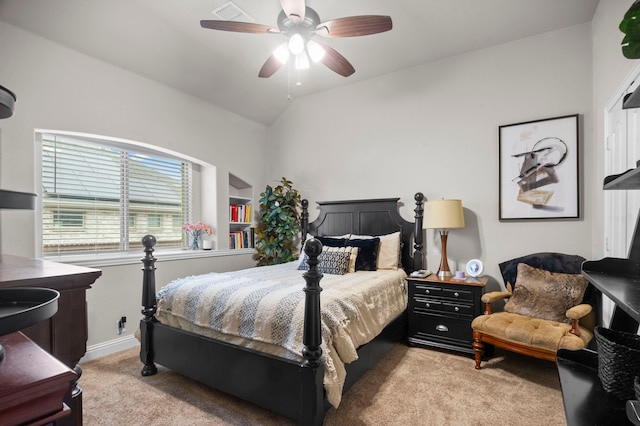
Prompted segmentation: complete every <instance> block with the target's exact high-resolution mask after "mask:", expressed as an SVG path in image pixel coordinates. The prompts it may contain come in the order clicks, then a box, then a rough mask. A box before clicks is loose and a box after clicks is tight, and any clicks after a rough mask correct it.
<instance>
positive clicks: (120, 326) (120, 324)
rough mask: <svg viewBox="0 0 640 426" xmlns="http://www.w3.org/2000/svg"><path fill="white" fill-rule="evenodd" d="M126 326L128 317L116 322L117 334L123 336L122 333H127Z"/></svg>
mask: <svg viewBox="0 0 640 426" xmlns="http://www.w3.org/2000/svg"><path fill="white" fill-rule="evenodd" d="M126 324H127V317H121V318H120V319H119V320H118V321H116V334H118V335H121V334H122V333H124V332H125V331H127V328H126Z"/></svg>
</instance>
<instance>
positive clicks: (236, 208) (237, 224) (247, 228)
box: [229, 173, 255, 249]
mask: <svg viewBox="0 0 640 426" xmlns="http://www.w3.org/2000/svg"><path fill="white" fill-rule="evenodd" d="M253 213H254V212H253V186H252V185H251V184H249V183H247V182H245V181H244V180H242V179H240V178H239V177H237V176H235V175H233V174H231V173H230V174H229V248H230V249H246V248H253V247H254V246H255V244H254V240H255V236H254V230H253Z"/></svg>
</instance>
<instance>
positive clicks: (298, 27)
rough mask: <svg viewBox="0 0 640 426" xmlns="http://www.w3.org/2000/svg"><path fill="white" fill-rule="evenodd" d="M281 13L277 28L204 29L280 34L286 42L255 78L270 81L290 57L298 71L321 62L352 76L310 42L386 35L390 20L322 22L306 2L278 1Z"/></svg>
mask: <svg viewBox="0 0 640 426" xmlns="http://www.w3.org/2000/svg"><path fill="white" fill-rule="evenodd" d="M280 5H281V6H282V11H281V12H280V14H279V15H278V27H277V28H276V27H272V26H269V25H263V24H254V23H251V22H238V21H219V20H203V21H200V25H201V26H202V27H203V28H208V29H212V30H222V31H235V32H240V33H251V34H283V35H285V36H286V37H287V38H288V41H287V42H286V43H284V44H282V45H280V46H279V47H278V48H277V49H276V50H275V51H274V52H273V54H271V56H269V58H268V59H267V61H266V62H265V63H264V65H263V66H262V68H261V69H260V72H259V73H258V77H262V78H268V77H271V76H272V75H273V74H274V73H275V72H276V71H278V70H279V69H280V67H282V65H284V64H285V63H286V62H287V61H288V59H289V58H290V57H293V60H294V61H295V67H296V68H297V69H304V68H308V67H309V58H311V60H312V61H313V62H321V63H323V64H324V65H326V66H327V67H328V68H329V69H331V70H332V71H334V72H336V73H338V74H340V75H341V76H344V77H348V76H350V75H351V74H353V73H354V72H355V69H354V68H353V65H351V63H349V61H348V60H347V59H346V58H345V57H344V56H342V55H341V54H340V53H338V52H337V51H336V50H335V49H333V48H331V47H330V46H329V45H327V44H325V43H321V42H319V41H317V40H312V38H313V37H314V36H316V35H318V36H322V37H356V36H364V35H370V34H377V33H381V32H384V31H389V30H390V29H391V28H392V22H391V17H389V16H382V15H362V16H348V17H344V18H337V19H331V20H329V21H325V22H321V21H320V17H319V16H318V14H317V13H316V11H315V10H313V9H311V8H310V7H308V6H306V4H305V0H280Z"/></svg>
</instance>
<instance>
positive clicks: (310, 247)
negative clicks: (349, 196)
mask: <svg viewBox="0 0 640 426" xmlns="http://www.w3.org/2000/svg"><path fill="white" fill-rule="evenodd" d="M414 199H415V203H416V207H415V210H414V211H415V221H414V222H409V221H407V220H405V219H404V218H402V216H401V215H400V213H399V211H398V208H399V205H398V202H399V198H385V199H368V200H354V201H332V202H318V203H317V204H318V208H319V214H318V217H317V219H316V220H314V221H313V222H310V223H309V221H308V218H309V211H308V203H307V202H306V200H304V201H303V203H302V207H303V211H302V216H301V217H302V236H301V237H302V241H306V239H307V235H312V236H314V237H325V236H344V235H347V234H348V235H354V236H386V235H390V234H394V233H399V236H400V241H401V244H400V253H401V255H400V264H401V267H399V268H398V270H399V271H400V273H401V274H402V276H403V277H404V276H406V273H409V272H411V271H413V270H416V269H422V266H423V263H422V262H423V255H422V241H423V230H422V217H423V203H424V196H423V195H422V194H421V193H417V194H416V195H415V197H414ZM325 241H327V240H325ZM143 244H144V246H145V257H144V258H143V265H144V266H143V289H142V305H143V310H142V313H143V315H144V317H143V318H142V320H141V321H140V341H141V348H140V360H141V361H142V362H143V364H144V366H143V368H142V372H141V373H142V375H143V376H148V375H153V374H156V372H157V367H156V363H158V364H160V365H162V366H164V367H166V368H169V369H171V370H173V371H176V372H178V373H180V374H183V375H185V376H187V377H190V378H192V379H194V380H197V381H199V382H202V383H204V384H206V385H208V386H211V387H213V388H216V389H219V390H221V391H224V392H227V393H229V394H231V395H234V396H236V397H239V398H241V399H244V400H246V401H249V402H251V403H253V404H256V405H259V406H262V407H264V408H267V409H270V410H272V411H274V412H277V413H279V414H281V415H284V416H286V417H289V418H291V419H294V420H297V421H298V423H299V424H304V425H311V424H314V425H320V424H322V422H323V419H324V414H325V412H326V410H327V409H328V408H330V407H331V405H332V404H333V405H334V406H335V405H336V404H335V400H336V395H335V392H339V394H340V395H339V396H341V395H342V394H343V393H344V392H346V391H347V390H348V389H349V388H350V387H351V386H352V385H353V384H354V383H355V382H356V381H357V380H358V378H359V377H361V376H362V375H363V374H364V373H365V372H366V371H367V370H368V369H369V368H371V367H372V366H373V365H374V364H375V362H376V361H377V360H378V359H380V358H381V357H382V356H383V355H384V354H385V353H386V351H387V350H388V349H389V348H390V347H391V346H392V345H393V344H394V343H395V342H397V341H400V340H403V339H405V337H406V305H405V306H403V307H402V309H399V310H398V309H397V307H396V308H395V309H396V311H397V312H396V313H395V314H394V318H392V319H391V321H390V322H388V324H387V325H386V326H381V327H380V328H381V329H382V330H381V331H380V332H379V333H378V332H377V331H376V336H375V338H373V339H372V340H370V341H368V340H369V338H367V341H368V342H367V343H365V344H362V345H360V346H358V347H357V348H354V351H356V353H357V355H355V354H354V356H353V357H352V358H357V359H354V360H349V361H351V362H347V363H346V364H344V370H345V374H344V377H342V378H341V383H340V384H339V386H338V387H337V388H332V387H330V386H327V387H325V383H324V382H325V381H326V376H327V360H328V359H329V358H330V357H329V355H328V354H327V349H329V351H328V352H329V354H331V352H332V351H333V350H334V349H335V348H333V347H332V346H331V347H329V346H328V345H329V344H332V345H333V343H334V342H333V338H330V339H328V340H330V342H323V338H322V336H323V332H324V331H326V330H324V329H323V327H324V328H326V326H325V324H324V323H323V321H325V319H326V316H327V315H326V314H327V312H324V311H323V313H324V314H325V315H324V316H323V317H322V319H321V297H320V292H321V291H322V288H321V286H320V285H321V280H322V281H323V282H324V283H325V286H326V287H327V289H326V291H325V297H324V298H323V299H322V302H323V303H324V304H325V305H323V306H327V305H326V304H327V303H331V296H330V294H331V293H333V286H334V282H335V281H339V280H340V279H342V278H337V277H336V276H333V275H330V274H324V276H323V274H322V273H321V272H320V270H319V265H322V263H321V262H320V260H319V259H318V257H319V256H320V255H321V254H322V253H323V250H322V244H321V243H320V242H319V239H317V238H312V239H311V240H309V241H308V243H307V244H305V253H306V259H305V261H306V262H300V264H303V263H306V264H308V270H306V271H304V270H297V267H298V266H299V265H298V264H297V263H296V264H295V265H276V266H277V268H274V269H280V270H286V272H285V274H288V275H291V274H295V277H298V281H299V286H298V285H297V284H294V285H295V288H294V290H293V293H287V294H288V295H289V296H287V297H292V296H291V295H294V296H295V297H296V298H297V299H299V300H300V304H301V305H302V307H301V308H300V307H299V311H300V312H301V313H300V315H299V317H300V319H299V321H300V322H301V327H300V329H301V331H300V332H299V334H301V340H302V342H301V343H300V342H299V341H297V342H296V343H295V344H292V346H290V347H287V348H288V349H291V350H289V351H288V352H291V351H292V350H295V348H298V347H300V348H301V350H300V352H302V354H301V355H300V354H294V356H289V355H290V354H289V355H287V353H286V352H287V351H285V352H284V353H281V352H277V351H276V352H273V351H270V350H266V349H265V348H264V347H262V343H263V342H259V343H258V344H252V343H250V342H249V343H246V344H244V343H242V342H239V341H238V339H237V338H236V337H238V336H233V335H231V336H229V338H227V337H226V336H223V335H222V334H218V332H211V333H204V334H203V331H202V330H201V329H199V326H195V328H189V327H182V325H181V324H180V322H181V320H180V318H178V319H177V320H175V321H172V320H171V319H170V318H169V317H167V316H166V315H164V313H163V312H164V311H166V310H167V309H165V308H166V307H167V306H165V305H166V304H167V302H166V301H165V298H164V296H165V294H163V293H168V292H170V291H169V290H167V289H165V288H163V289H161V290H160V292H158V293H156V288H155V275H154V274H155V272H154V271H155V261H156V259H155V257H154V256H153V251H154V249H153V246H154V244H155V238H154V237H152V236H146V237H145V238H143ZM325 250H326V249H325ZM352 259H353V258H352ZM261 268H272V267H260V268H251V270H247V272H246V273H245V274H244V275H243V274H242V273H241V272H236V273H230V275H231V276H232V278H233V279H235V280H237V281H238V282H240V280H244V279H248V277H249V276H250V275H251V274H255V273H256V271H268V270H267V269H261ZM381 272H383V271H381ZM386 272H388V273H389V274H390V272H391V271H386ZM359 273H360V272H357V273H355V274H346V276H349V275H352V276H351V277H346V278H345V279H346V280H347V282H350V281H349V280H351V279H354V277H355V276H356V275H358V274H359ZM372 274H374V275H376V276H378V274H377V273H372ZM389 274H387V275H389ZM207 275H208V274H207ZM218 275H222V274H212V276H211V277H208V276H207V277H204V276H201V277H198V278H196V279H200V280H205V279H206V280H208V279H214V280H215V279H218ZM245 275H246V276H245ZM374 275H371V282H373V280H374V278H373V276H374ZM380 275H384V274H380ZM375 279H378V278H375ZM394 279H396V278H394ZM305 283H306V285H304V284H305ZM171 284H173V283H171ZM189 285H193V286H194V287H193V288H196V287H199V285H196V284H194V283H193V282H190V283H189ZM303 286H304V288H303ZM166 287H168V288H172V287H170V286H166ZM235 287H236V288H241V287H242V285H236V286H235ZM356 287H357V286H356V285H354V291H355V288H356ZM176 292H177V290H176ZM189 292H193V291H191V290H189ZM405 293H406V290H405ZM158 294H160V296H161V297H158ZM363 297H365V296H362V297H361V296H354V299H358V300H359V299H360V298H363ZM178 300H179V298H178ZM171 303H173V302H171ZM171 303H170V305H171ZM367 303H368V305H369V306H372V305H375V303H372V302H371V301H368V302H367ZM367 303H365V305H366V304H367ZM159 306H160V312H159ZM171 306H173V305H171ZM171 306H170V307H171ZM176 306H177V305H176ZM297 306H298V305H297ZM181 309H182V308H176V307H175V306H173V310H174V311H176V312H178V311H180V312H181ZM169 310H171V309H169ZM183 310H184V309H183ZM218 314H219V313H218ZM209 316H211V315H210V313H207V314H206V315H204V317H207V318H208V317H209ZM211 317H213V316H211ZM218 318H219V315H218ZM224 321H227V318H224ZM293 322H295V321H293ZM385 324H386V323H385ZM271 326H273V327H275V326H274V325H271ZM223 334H224V333H223ZM325 336H327V335H326V334H325ZM241 337H242V336H241ZM240 340H241V339H240ZM266 343H267V344H268V343H269V342H266ZM323 349H324V353H325V357H323ZM265 350H266V352H265ZM329 361H331V360H330V359H329ZM329 369H330V368H329ZM335 389H338V391H336V390H335ZM339 396H338V402H339Z"/></svg>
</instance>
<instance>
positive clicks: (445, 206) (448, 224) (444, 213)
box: [424, 200, 464, 229]
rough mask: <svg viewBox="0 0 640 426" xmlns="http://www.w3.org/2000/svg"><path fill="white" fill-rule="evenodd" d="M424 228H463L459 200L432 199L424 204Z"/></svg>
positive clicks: (462, 214) (462, 216) (460, 202)
mask: <svg viewBox="0 0 640 426" xmlns="http://www.w3.org/2000/svg"><path fill="white" fill-rule="evenodd" d="M424 228H425V229H453V228H464V212H463V210H462V201H461V200H434V201H427V202H426V203H425V205H424Z"/></svg>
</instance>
